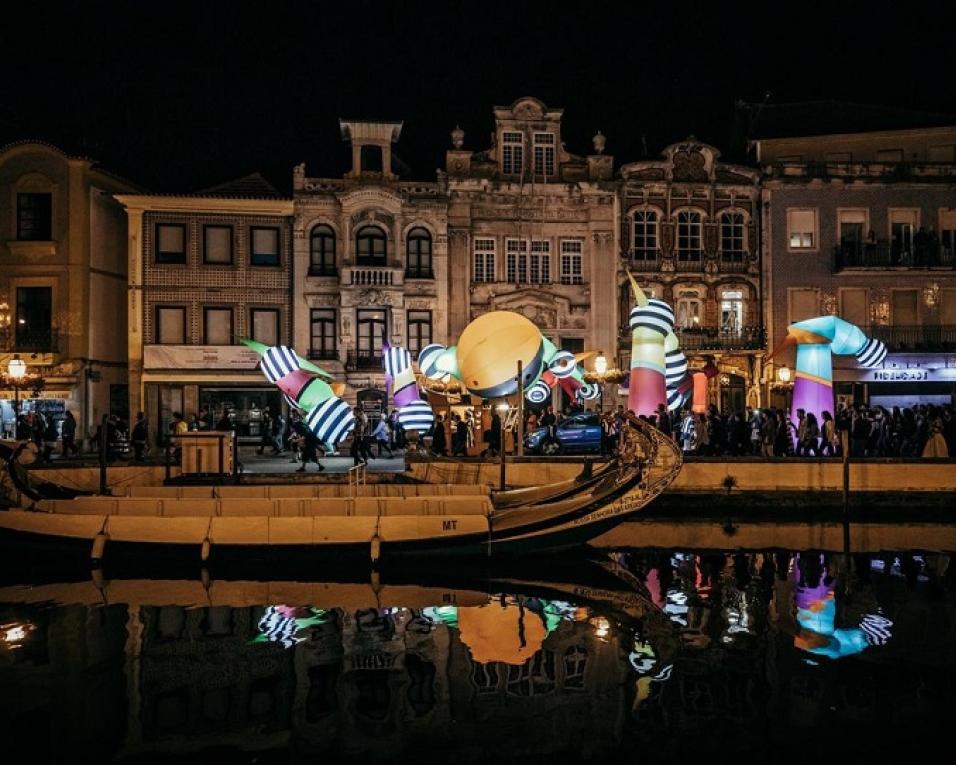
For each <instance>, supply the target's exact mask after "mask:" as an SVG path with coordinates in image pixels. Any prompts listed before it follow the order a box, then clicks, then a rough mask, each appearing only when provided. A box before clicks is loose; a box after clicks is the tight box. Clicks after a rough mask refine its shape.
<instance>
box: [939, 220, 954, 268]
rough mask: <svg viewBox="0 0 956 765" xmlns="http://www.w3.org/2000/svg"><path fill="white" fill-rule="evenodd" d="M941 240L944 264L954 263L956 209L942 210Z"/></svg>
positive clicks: (940, 223)
mask: <svg viewBox="0 0 956 765" xmlns="http://www.w3.org/2000/svg"><path fill="white" fill-rule="evenodd" d="M939 241H940V244H941V245H942V248H943V251H942V253H941V255H942V258H943V263H944V265H953V263H954V261H956V210H940V213H939Z"/></svg>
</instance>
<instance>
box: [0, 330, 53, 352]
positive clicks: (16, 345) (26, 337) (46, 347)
mask: <svg viewBox="0 0 956 765" xmlns="http://www.w3.org/2000/svg"><path fill="white" fill-rule="evenodd" d="M59 345H60V338H59V335H58V334H57V333H56V331H54V330H51V329H47V330H39V331H37V330H33V331H29V330H22V329H17V328H14V327H8V328H6V329H2V330H0V349H2V350H3V351H4V352H14V351H17V352H20V351H22V352H29V353H57V352H59Z"/></svg>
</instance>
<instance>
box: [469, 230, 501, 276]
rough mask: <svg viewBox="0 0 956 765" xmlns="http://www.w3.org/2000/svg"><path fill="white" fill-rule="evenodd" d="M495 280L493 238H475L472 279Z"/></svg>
mask: <svg viewBox="0 0 956 765" xmlns="http://www.w3.org/2000/svg"><path fill="white" fill-rule="evenodd" d="M494 280H495V240H494V239H476V240H475V259H474V268H473V270H472V281H474V282H493V281H494Z"/></svg>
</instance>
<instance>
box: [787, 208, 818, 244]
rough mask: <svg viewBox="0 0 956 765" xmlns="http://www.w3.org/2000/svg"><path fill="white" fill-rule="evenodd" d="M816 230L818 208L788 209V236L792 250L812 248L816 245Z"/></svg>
mask: <svg viewBox="0 0 956 765" xmlns="http://www.w3.org/2000/svg"><path fill="white" fill-rule="evenodd" d="M816 231H817V211H816V210H787V237H788V239H789V242H790V249H791V250H812V249H813V248H814V247H815V246H816Z"/></svg>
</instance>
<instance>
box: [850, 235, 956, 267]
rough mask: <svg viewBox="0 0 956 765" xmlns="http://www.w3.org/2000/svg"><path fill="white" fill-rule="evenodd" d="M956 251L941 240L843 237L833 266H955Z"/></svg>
mask: <svg viewBox="0 0 956 765" xmlns="http://www.w3.org/2000/svg"><path fill="white" fill-rule="evenodd" d="M954 267H956V253H954V251H953V249H952V248H949V247H943V246H941V245H940V244H939V243H938V242H926V243H920V244H910V245H901V244H899V243H894V242H887V241H885V240H884V241H879V242H859V241H844V242H841V243H840V244H838V245H836V246H835V247H834V248H833V269H834V271H843V270H845V269H848V268H954Z"/></svg>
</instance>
